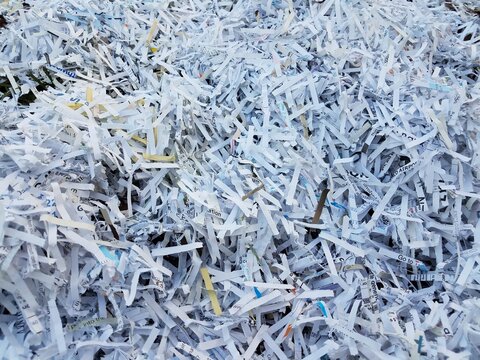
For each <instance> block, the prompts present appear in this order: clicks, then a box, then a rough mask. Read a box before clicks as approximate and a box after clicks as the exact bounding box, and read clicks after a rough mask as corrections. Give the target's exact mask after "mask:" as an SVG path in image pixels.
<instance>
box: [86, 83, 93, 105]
mask: <svg viewBox="0 0 480 360" xmlns="http://www.w3.org/2000/svg"><path fill="white" fill-rule="evenodd" d="M87 101H88V102H89V103H90V102H92V101H93V89H92V88H91V87H87Z"/></svg>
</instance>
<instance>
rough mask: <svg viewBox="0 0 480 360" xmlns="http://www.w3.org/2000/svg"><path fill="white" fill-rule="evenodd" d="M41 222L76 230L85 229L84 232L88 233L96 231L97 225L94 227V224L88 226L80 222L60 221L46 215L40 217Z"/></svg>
mask: <svg viewBox="0 0 480 360" xmlns="http://www.w3.org/2000/svg"><path fill="white" fill-rule="evenodd" d="M40 220H41V221H46V222H49V223H51V224H55V225H59V226H65V227H71V228H76V229H83V230H88V231H95V225H93V224H87V223H83V222H80V221H73V220H65V219H59V218H56V217H53V216H51V215H46V214H44V215H42V216H40Z"/></svg>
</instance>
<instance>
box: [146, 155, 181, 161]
mask: <svg viewBox="0 0 480 360" xmlns="http://www.w3.org/2000/svg"><path fill="white" fill-rule="evenodd" d="M142 156H143V158H144V159H145V160H152V161H161V162H175V155H155V154H145V153H143V154H142Z"/></svg>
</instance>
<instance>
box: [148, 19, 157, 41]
mask: <svg viewBox="0 0 480 360" xmlns="http://www.w3.org/2000/svg"><path fill="white" fill-rule="evenodd" d="M157 26H158V21H157V19H155V20H153V24H152V27H151V28H150V31H149V32H148V35H147V45H150V42H151V41H152V39H153V35H155V31H156V30H157Z"/></svg>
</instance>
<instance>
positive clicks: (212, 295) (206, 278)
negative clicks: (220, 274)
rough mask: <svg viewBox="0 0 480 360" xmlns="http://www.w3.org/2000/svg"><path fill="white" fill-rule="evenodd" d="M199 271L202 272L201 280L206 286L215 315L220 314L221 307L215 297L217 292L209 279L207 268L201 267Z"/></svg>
mask: <svg viewBox="0 0 480 360" xmlns="http://www.w3.org/2000/svg"><path fill="white" fill-rule="evenodd" d="M200 273H201V274H202V278H203V282H204V283H205V287H206V288H207V293H208V296H209V297H210V302H211V303H212V308H213V312H214V313H215V315H217V316H218V315H222V309H221V308H220V304H219V302H218V299H217V294H216V292H215V289H214V288H213V284H212V280H211V279H210V274H209V273H208V269H207V268H201V269H200Z"/></svg>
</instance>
